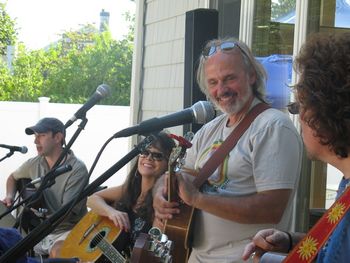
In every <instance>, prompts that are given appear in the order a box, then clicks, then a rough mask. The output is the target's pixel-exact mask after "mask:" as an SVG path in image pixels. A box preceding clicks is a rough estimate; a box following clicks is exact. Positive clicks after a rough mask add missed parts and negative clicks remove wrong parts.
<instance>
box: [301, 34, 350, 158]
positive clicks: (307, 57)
mask: <svg viewBox="0 0 350 263" xmlns="http://www.w3.org/2000/svg"><path fill="white" fill-rule="evenodd" d="M295 68H296V70H297V72H299V73H300V80H299V82H298V83H297V85H296V86H295V89H296V92H297V99H298V101H299V103H300V110H301V114H302V115H301V116H305V117H304V119H303V120H304V121H305V122H306V123H307V124H308V125H309V126H310V127H311V128H312V129H313V130H314V132H315V135H316V136H318V137H319V138H320V143H322V144H323V145H327V146H328V147H329V148H330V150H331V151H333V152H334V153H335V154H337V155H338V156H340V157H343V158H344V157H347V156H348V154H349V150H350V33H334V34H325V33H323V34H321V33H318V34H314V35H312V36H311V37H310V38H309V39H308V41H307V42H306V44H305V45H304V46H303V47H302V49H301V51H300V53H299V55H298V57H297V58H296V63H295ZM304 109H305V110H307V111H309V112H310V114H307V115H305V114H303V111H305V110H304Z"/></svg>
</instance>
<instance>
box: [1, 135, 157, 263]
mask: <svg viewBox="0 0 350 263" xmlns="http://www.w3.org/2000/svg"><path fill="white" fill-rule="evenodd" d="M153 140H154V135H153V134H151V135H150V136H148V137H146V138H145V139H143V140H142V141H141V142H140V143H139V144H138V145H137V146H135V148H134V149H133V150H131V151H130V152H129V153H128V154H127V155H125V156H124V157H123V158H122V159H120V160H119V161H118V162H117V163H115V164H114V165H113V166H112V167H110V168H109V169H108V170H107V171H105V172H104V173H103V174H102V175H101V176H99V177H98V178H97V179H96V180H95V181H93V182H92V183H91V184H89V185H88V186H87V187H86V188H85V189H84V190H83V191H82V192H81V193H80V194H78V195H77V196H76V197H74V198H73V199H71V200H70V201H69V202H68V203H66V204H65V205H63V206H62V207H61V208H60V209H59V210H58V211H57V212H55V213H54V214H53V215H52V216H50V217H49V218H47V219H46V220H45V221H43V222H42V223H41V224H40V225H38V226H37V227H36V228H34V229H33V230H32V231H31V232H30V233H29V234H28V235H27V236H26V237H25V238H23V239H22V240H21V241H19V242H18V243H17V244H16V245H15V246H14V247H11V248H10V249H9V250H7V251H6V252H5V253H4V254H3V255H2V256H1V257H0V262H13V261H14V259H17V258H19V257H20V256H23V255H24V254H25V253H26V251H28V250H29V249H31V248H32V247H33V246H34V245H35V244H37V243H38V242H39V241H40V240H42V239H43V238H44V237H45V236H46V235H48V234H49V233H51V232H52V230H54V229H55V227H56V223H57V222H58V221H59V219H61V218H62V217H63V216H64V215H65V214H67V212H68V211H69V208H71V207H73V206H74V204H76V203H77V202H79V201H81V200H83V199H84V198H86V197H87V196H89V195H91V194H92V193H94V191H95V190H96V188H97V187H98V186H100V185H101V184H103V183H104V182H105V181H106V180H107V179H109V178H110V177H111V176H112V175H113V174H115V173H116V172H117V171H119V170H120V169H121V168H122V167H123V166H124V165H126V164H127V163H128V162H130V161H131V160H132V159H133V158H134V157H136V156H137V155H138V154H139V153H140V152H142V151H143V150H144V149H146V148H147V147H148V146H149V145H150V144H151V143H152V141H153Z"/></svg>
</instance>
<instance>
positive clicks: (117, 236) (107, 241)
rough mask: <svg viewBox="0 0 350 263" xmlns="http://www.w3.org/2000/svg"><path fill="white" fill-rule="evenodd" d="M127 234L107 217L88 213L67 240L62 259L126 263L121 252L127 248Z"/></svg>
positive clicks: (63, 247)
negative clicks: (75, 258)
mask: <svg viewBox="0 0 350 263" xmlns="http://www.w3.org/2000/svg"><path fill="white" fill-rule="evenodd" d="M126 240H127V233H126V232H124V231H121V230H120V229H119V228H117V227H116V226H115V225H114V223H113V222H112V221H111V220H109V219H108V218H107V217H102V216H99V215H97V214H96V213H94V212H92V211H90V212H88V213H87V214H86V215H85V216H84V217H83V218H82V219H81V220H80V221H79V222H78V224H76V225H75V227H74V228H73V229H72V230H71V232H70V233H69V235H68V236H67V238H66V239H65V241H64V243H63V246H62V249H61V255H60V257H63V258H72V257H78V258H79V259H80V260H81V261H84V262H85V261H93V262H126V259H125V257H124V256H123V255H122V254H121V252H120V251H123V249H124V248H125V247H126V245H127V244H126Z"/></svg>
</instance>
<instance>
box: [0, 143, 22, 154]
mask: <svg viewBox="0 0 350 263" xmlns="http://www.w3.org/2000/svg"><path fill="white" fill-rule="evenodd" d="M0 147H1V148H6V149H9V150H10V151H11V152H20V153H26V152H28V148H27V147H25V146H22V147H19V146H11V145H6V144H0Z"/></svg>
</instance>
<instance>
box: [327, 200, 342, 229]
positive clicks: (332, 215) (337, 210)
mask: <svg viewBox="0 0 350 263" xmlns="http://www.w3.org/2000/svg"><path fill="white" fill-rule="evenodd" d="M344 212H345V205H344V204H342V203H338V204H336V205H335V206H334V207H333V208H332V210H331V211H330V212H329V213H328V215H327V219H328V222H329V223H331V224H334V223H336V222H337V221H338V220H339V219H340V218H341V217H342V215H343V214H344Z"/></svg>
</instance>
